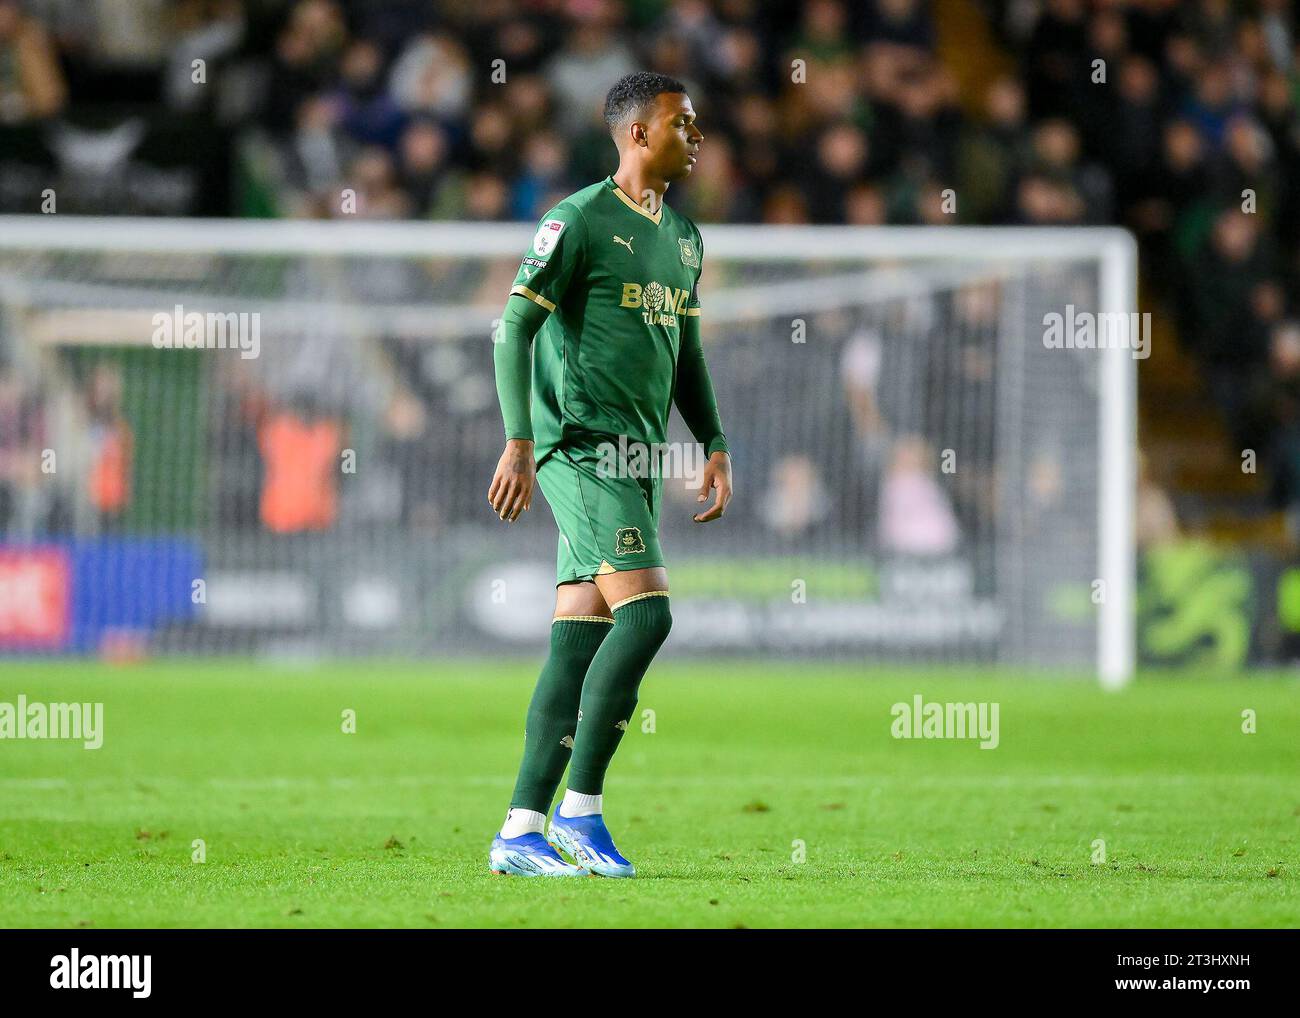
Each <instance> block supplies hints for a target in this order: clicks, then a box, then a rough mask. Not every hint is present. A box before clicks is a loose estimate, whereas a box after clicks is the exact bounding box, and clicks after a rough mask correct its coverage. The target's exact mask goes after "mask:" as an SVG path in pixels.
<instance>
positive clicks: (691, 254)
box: [677, 237, 700, 269]
mask: <svg viewBox="0 0 1300 1018" xmlns="http://www.w3.org/2000/svg"><path fill="white" fill-rule="evenodd" d="M677 246H678V247H680V248H681V249H682V264H683V265H689V266H690V267H691V268H693V269H698V268H699V267H700V259H699V256H698V255H696V253H695V245H694V244H692V243H691V242H690V241H689V240H687V239H686V238H685V237H679V238H678V239H677Z"/></svg>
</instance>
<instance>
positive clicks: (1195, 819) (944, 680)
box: [0, 661, 1300, 928]
mask: <svg viewBox="0 0 1300 1018" xmlns="http://www.w3.org/2000/svg"><path fill="white" fill-rule="evenodd" d="M536 668H537V662H533V661H509V662H486V661H466V662H446V661H444V662H441V663H437V664H430V665H420V664H412V663H409V662H404V663H400V664H390V663H383V662H366V663H338V664H331V665H328V666H320V667H318V668H307V667H303V668H297V669H294V668H289V667H283V668H277V667H273V666H269V665H265V664H255V663H251V662H242V661H224V662H222V661H205V662H156V663H150V664H145V665H137V666H131V667H112V666H108V665H99V664H83V663H67V662H56V663H35V664H32V663H10V664H7V665H6V666H5V667H4V671H3V675H4V680H3V682H0V700H3V701H8V702H13V701H14V700H16V697H17V694H19V693H23V694H26V696H27V699H28V701H29V702H31V701H37V700H41V701H46V702H49V701H83V700H92V701H94V700H98V701H102V702H103V703H104V728H105V737H104V746H103V748H101V749H99V750H93V751H88V750H85V749H82V748H81V747H80V745H79V744H73V743H68V742H54V741H44V742H37V741H10V740H3V741H0V925H4V926H69V927H74V928H75V927H94V928H106V927H122V926H164V927H165V926H277V927H305V926H340V927H348V926H403V927H409V926H431V927H453V926H504V927H525V926H747V927H763V926H840V925H843V926H1040V927H1041V926H1121V927H1129V926H1157V927H1162V926H1171V927H1181V926H1189V927H1205V926H1225V927H1251V926H1296V925H1300V884H1298V883H1297V868H1298V867H1300V863H1298V861H1297V854H1296V848H1297V842H1298V839H1300V697H1297V695H1296V694H1297V689H1298V684H1297V682H1296V680H1295V679H1294V678H1290V677H1286V676H1257V677H1253V678H1249V679H1230V678H1219V679H1217V680H1215V681H1210V680H1209V679H1208V678H1206V679H1197V678H1194V677H1193V678H1187V677H1171V676H1164V675H1144V676H1143V677H1141V678H1140V679H1139V681H1138V682H1137V683H1136V685H1135V686H1133V687H1132V688H1131V689H1129V690H1127V691H1125V692H1122V693H1118V694H1107V693H1104V692H1102V691H1101V690H1100V689H1098V688H1096V687H1095V686H1094V685H1093V684H1091V683H1089V682H1084V681H1059V680H1058V681H1046V680H1031V679H1028V678H1026V677H1024V676H1020V677H1007V676H1006V675H1005V674H999V673H995V672H993V671H991V670H989V671H984V670H964V671H953V670H946V671H945V670H921V669H901V670H879V669H878V670H873V671H871V672H867V673H864V672H863V671H862V670H861V669H857V668H851V667H847V666H827V665H810V664H803V663H801V664H793V665H781V664H776V663H771V662H767V663H744V662H726V663H714V664H703V663H698V662H697V663H687V662H681V661H665V662H661V663H658V664H656V665H655V666H654V667H653V668H652V669H651V672H650V674H649V675H648V676H647V679H646V681H645V683H644V685H643V687H642V700H641V705H640V708H639V710H640V709H644V708H650V709H652V710H653V711H654V712H655V714H654V728H655V730H654V732H653V733H645V732H643V731H642V730H641V728H642V726H641V724H640V718H638V719H637V722H635V723H634V724H633V725H632V726H630V729H629V732H628V734H627V736H626V737H625V739H624V742H623V746H622V749H621V750H620V752H619V756H618V757H617V758H616V760H615V762H614V766H613V769H612V771H611V775H610V779H609V783H608V786H607V789H606V800H607V807H606V809H607V818H608V820H609V823H610V826H611V829H612V830H613V832H614V834H615V836H616V837H617V839H618V843H619V845H620V847H621V848H622V849H623V851H624V852H625V854H626V855H627V856H628V857H629V858H631V859H632V860H633V861H634V862H635V863H636V864H637V867H638V870H639V874H640V875H639V876H638V877H637V879H635V880H631V881H627V880H620V881H613V880H602V879H598V878H592V879H580V880H564V881H554V880H552V881H546V880H523V879H518V878H509V877H495V876H492V875H491V874H489V873H488V871H487V865H486V862H487V859H486V857H487V846H488V842H489V840H490V839H491V837H492V834H493V833H494V832H495V831H496V829H497V827H498V826H499V823H500V820H501V817H502V814H503V812H504V808H505V805H506V802H507V799H508V796H509V793H510V789H511V785H512V783H513V778H514V768H515V765H516V763H517V760H518V754H519V751H520V749H521V747H522V719H523V715H524V710H525V707H526V704H527V701H528V697H529V695H530V692H531V687H532V681H533V677H534V675H535V673H536ZM916 693H920V694H922V695H923V696H924V697H925V698H926V700H930V701H948V700H953V701H981V700H984V701H996V702H997V703H999V704H1000V719H999V720H1000V740H1001V743H1000V745H999V746H998V748H996V749H992V750H982V749H980V748H978V746H977V745H976V744H975V743H974V742H957V741H924V740H897V739H894V738H892V737H891V735H890V725H891V722H892V718H891V716H890V707H891V705H892V704H893V703H895V702H898V701H910V700H911V698H912V696H913V695H914V694H916ZM1246 709H1250V710H1253V711H1255V712H1256V716H1257V725H1258V731H1257V732H1256V733H1255V734H1244V733H1243V732H1242V711H1243V710H1246ZM345 710H354V711H355V712H356V725H357V730H356V733H355V734H344V733H343V732H342V731H341V725H342V714H343V712H344V711H345ZM195 839H202V841H203V843H204V846H205V850H206V861H204V862H202V863H198V862H194V861H192V854H193V853H194V851H195V849H194V848H193V847H192V845H193V843H194V841H195ZM1097 839H1102V840H1104V842H1105V861H1104V862H1103V863H1096V862H1094V861H1093V860H1094V852H1095V849H1094V842H1095V841H1096V840H1097ZM801 850H802V855H803V858H802V861H798V859H799V857H800V855H801Z"/></svg>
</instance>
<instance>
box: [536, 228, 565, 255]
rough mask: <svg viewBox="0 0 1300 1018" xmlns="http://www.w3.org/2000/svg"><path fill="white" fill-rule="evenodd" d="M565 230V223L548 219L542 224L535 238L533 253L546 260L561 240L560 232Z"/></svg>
mask: <svg viewBox="0 0 1300 1018" xmlns="http://www.w3.org/2000/svg"><path fill="white" fill-rule="evenodd" d="M563 229H564V222H563V221H562V220H559V219H548V220H546V222H544V223H542V225H541V227H539V228H538V230H537V235H536V236H535V237H533V253H534V254H536V255H539V256H541V257H543V258H545V257H546V256H547V255H548V254H550V253H551V252H552V251H554V250H555V245H556V243H557V242H558V241H559V239H560V231H561V230H563Z"/></svg>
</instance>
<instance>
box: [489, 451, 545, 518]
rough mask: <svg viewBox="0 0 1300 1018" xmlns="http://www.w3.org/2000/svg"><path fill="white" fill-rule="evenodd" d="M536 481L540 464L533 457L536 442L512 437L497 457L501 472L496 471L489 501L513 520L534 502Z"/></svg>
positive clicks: (496, 509)
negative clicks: (498, 457)
mask: <svg viewBox="0 0 1300 1018" xmlns="http://www.w3.org/2000/svg"><path fill="white" fill-rule="evenodd" d="M535 483H537V464H536V463H535V462H534V461H533V443H532V442H529V441H527V440H526V439H522V438H512V439H510V440H509V441H508V442H506V451H505V452H503V453H502V454H501V459H500V460H498V461H497V472H496V473H495V474H493V475H492V487H490V488H488V504H489V505H491V506H492V511H493V512H494V513H496V514H497V515H498V516H499V517H501V519H503V520H505V521H506V522H507V523H513V522H514V521H515V520H517V519H519V514H520V513H521V512H525V511H526V510H527V509H528V507H529V506H530V505H532V503H533V485H534V484H535Z"/></svg>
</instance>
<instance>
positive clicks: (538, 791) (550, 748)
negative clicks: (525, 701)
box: [510, 616, 614, 813]
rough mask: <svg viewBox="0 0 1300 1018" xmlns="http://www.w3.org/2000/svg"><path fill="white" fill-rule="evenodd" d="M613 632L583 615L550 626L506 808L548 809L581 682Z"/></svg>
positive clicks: (575, 718)
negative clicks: (548, 650) (546, 654)
mask: <svg viewBox="0 0 1300 1018" xmlns="http://www.w3.org/2000/svg"><path fill="white" fill-rule="evenodd" d="M613 628H614V627H613V626H612V625H611V624H610V623H609V622H608V621H607V620H599V621H598V620H596V619H595V618H588V617H586V616H581V617H572V616H571V617H568V618H565V617H563V616H562V617H560V618H558V619H556V620H555V621H554V622H552V623H551V654H550V656H549V657H548V658H547V659H546V664H545V665H543V666H542V673H541V675H539V676H538V678H537V688H536V689H534V690H533V699H532V702H531V703H529V705H528V720H527V721H526V722H525V729H524V759H523V762H522V763H521V764H520V765H519V778H518V780H517V781H516V782H515V792H514V795H513V796H512V797H511V799H510V808H511V809H515V808H520V809H531V810H536V811H537V812H538V813H547V812H549V811H550V808H551V800H552V799H554V798H555V790H556V789H557V788H558V787H559V785H560V779H561V778H563V777H564V768H565V766H566V765H567V764H568V762H569V754H570V751H571V750H572V748H573V741H574V735H575V732H576V730H577V723H578V701H579V699H580V698H581V696H582V682H583V678H584V677H585V676H586V674H587V668H588V666H590V664H591V660H592V658H593V657H595V656H596V650H597V648H599V647H600V645H601V641H602V640H604V639H605V637H606V636H607V635H608V634H609V632H610V631H611V630H612V629H613Z"/></svg>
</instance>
